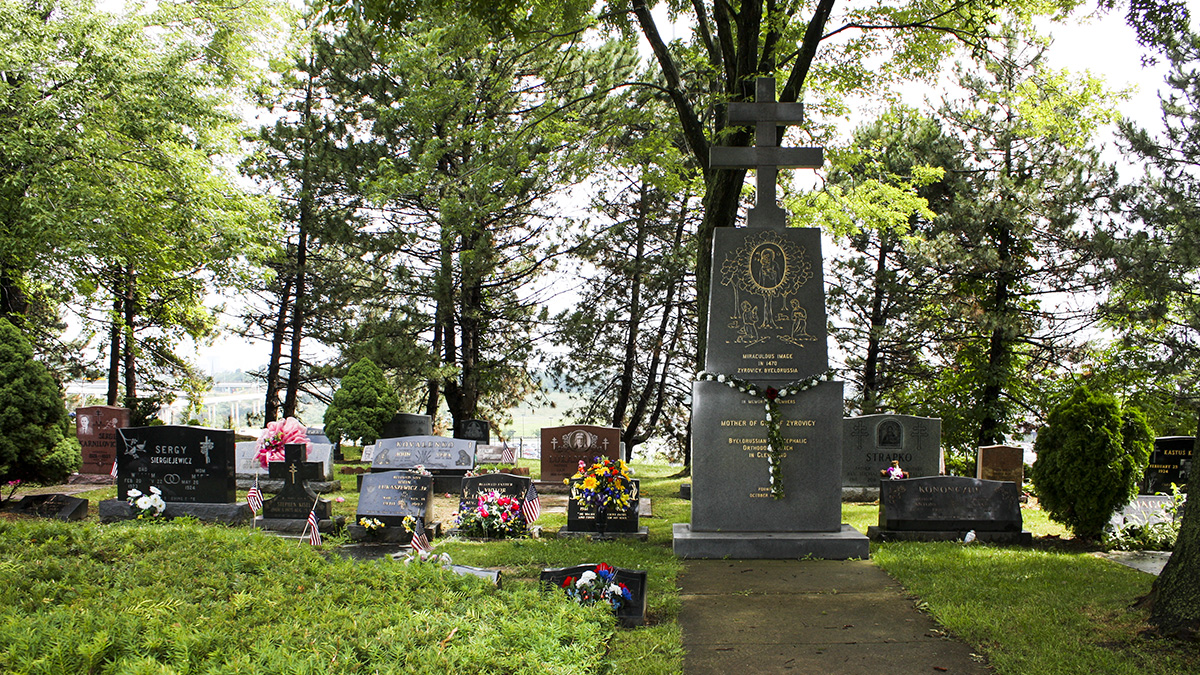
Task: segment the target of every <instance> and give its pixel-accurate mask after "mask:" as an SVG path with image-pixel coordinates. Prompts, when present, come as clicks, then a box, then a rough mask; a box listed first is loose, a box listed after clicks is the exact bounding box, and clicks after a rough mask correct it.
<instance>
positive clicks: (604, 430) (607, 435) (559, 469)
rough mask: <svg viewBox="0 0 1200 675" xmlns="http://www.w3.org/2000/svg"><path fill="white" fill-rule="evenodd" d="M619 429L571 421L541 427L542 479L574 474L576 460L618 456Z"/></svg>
mask: <svg viewBox="0 0 1200 675" xmlns="http://www.w3.org/2000/svg"><path fill="white" fill-rule="evenodd" d="M620 453H621V430H620V429H616V428H614V427H600V426H594V425H590V424H571V425H567V426H562V427H546V428H544V429H542V480H543V481H545V482H549V483H562V482H563V480H565V479H567V478H570V477H571V476H574V475H575V472H576V471H578V470H579V463H580V462H584V463H586V464H591V463H592V462H594V461H595V459H596V458H597V457H607V458H608V459H612V460H617V459H620Z"/></svg>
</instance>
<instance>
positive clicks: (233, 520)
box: [100, 499, 254, 525]
mask: <svg viewBox="0 0 1200 675" xmlns="http://www.w3.org/2000/svg"><path fill="white" fill-rule="evenodd" d="M183 516H189V517H192V518H195V519H196V520H200V521H203V522H206V523H225V524H226V525H238V524H241V523H245V522H249V521H250V520H251V519H252V518H253V517H254V512H253V511H251V510H250V506H249V505H248V504H246V503H245V502H242V503H239V504H191V503H188V502H167V508H166V509H164V510H163V513H162V517H163V518H166V519H168V520H169V519H171V518H181V517H183ZM136 518H137V510H136V509H134V508H133V507H132V506H130V505H129V503H128V502H126V501H125V500H123V499H105V500H104V501H102V502H100V522H102V523H111V522H114V521H118V520H134V519H136Z"/></svg>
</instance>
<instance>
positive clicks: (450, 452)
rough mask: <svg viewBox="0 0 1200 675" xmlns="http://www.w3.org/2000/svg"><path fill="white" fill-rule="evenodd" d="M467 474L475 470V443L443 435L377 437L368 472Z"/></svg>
mask: <svg viewBox="0 0 1200 675" xmlns="http://www.w3.org/2000/svg"><path fill="white" fill-rule="evenodd" d="M418 465H420V466H423V467H425V469H426V470H427V471H462V472H466V471H470V470H471V469H473V468H475V441H465V440H462V439H460V438H446V437H444V436H407V437H404V438H381V439H379V440H378V441H376V442H375V456H374V458H372V460H371V471H391V470H394V469H412V468H415V467H416V466H418Z"/></svg>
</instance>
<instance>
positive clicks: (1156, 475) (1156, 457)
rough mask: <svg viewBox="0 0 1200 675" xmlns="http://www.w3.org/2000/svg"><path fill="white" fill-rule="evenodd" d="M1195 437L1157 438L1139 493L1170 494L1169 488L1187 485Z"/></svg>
mask: <svg viewBox="0 0 1200 675" xmlns="http://www.w3.org/2000/svg"><path fill="white" fill-rule="evenodd" d="M1195 447H1196V437H1195V436H1159V437H1158V438H1156V439H1154V451H1153V452H1151V453H1150V464H1149V465H1148V466H1146V472H1145V473H1144V474H1143V477H1142V483H1141V486H1140V488H1141V489H1140V490H1139V492H1141V494H1144V495H1154V494H1165V495H1169V494H1171V486H1172V485H1177V486H1179V487H1180V488H1182V487H1183V486H1184V485H1186V484H1187V480H1188V473H1189V472H1190V471H1191V468H1192V452H1193V450H1194V449H1195Z"/></svg>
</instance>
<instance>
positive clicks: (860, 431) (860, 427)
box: [850, 422, 870, 450]
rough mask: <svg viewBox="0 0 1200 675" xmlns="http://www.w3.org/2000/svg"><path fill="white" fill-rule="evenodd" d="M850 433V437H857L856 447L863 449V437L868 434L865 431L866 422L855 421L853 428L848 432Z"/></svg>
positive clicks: (868, 433)
mask: <svg viewBox="0 0 1200 675" xmlns="http://www.w3.org/2000/svg"><path fill="white" fill-rule="evenodd" d="M850 435H851V436H852V437H854V438H856V439H858V449H859V450H862V449H863V439H864V438H866V437H867V436H869V435H870V432H869V431H867V425H866V424H864V423H862V422H855V423H854V429H853V430H852V431H851V432H850Z"/></svg>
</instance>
